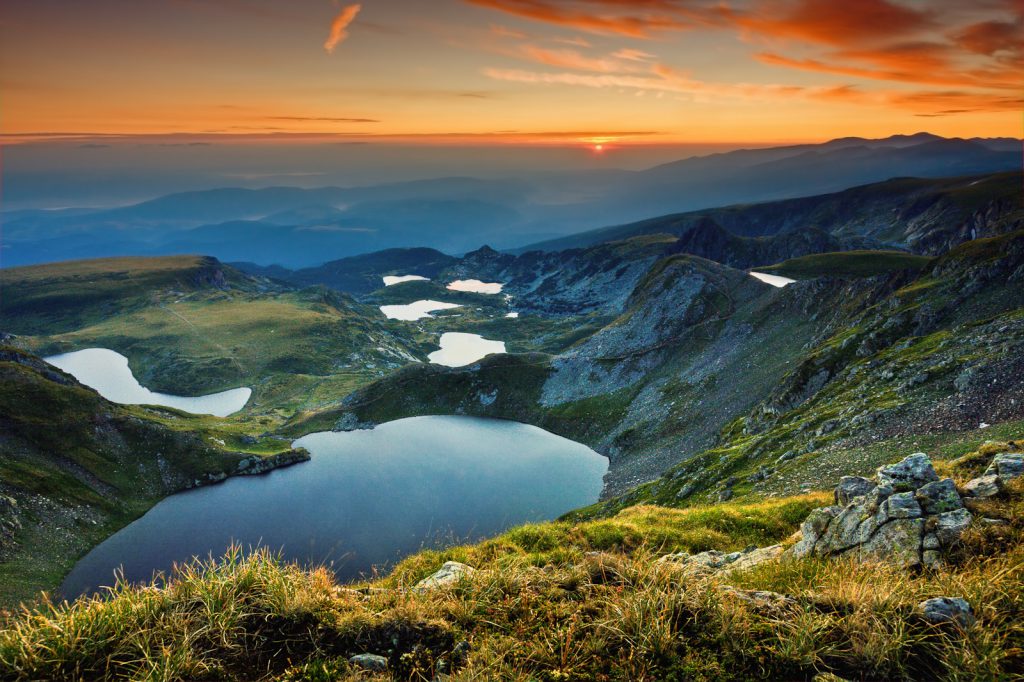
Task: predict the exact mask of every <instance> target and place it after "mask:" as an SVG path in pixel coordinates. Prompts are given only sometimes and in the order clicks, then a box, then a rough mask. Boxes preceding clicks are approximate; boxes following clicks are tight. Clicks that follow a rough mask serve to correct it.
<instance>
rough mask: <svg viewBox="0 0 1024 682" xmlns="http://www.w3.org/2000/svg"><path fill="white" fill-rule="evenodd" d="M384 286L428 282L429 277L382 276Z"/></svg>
mask: <svg viewBox="0 0 1024 682" xmlns="http://www.w3.org/2000/svg"><path fill="white" fill-rule="evenodd" d="M383 280H384V286H386V287H390V286H394V285H395V284H401V283H402V282H429V281H430V278H429V277H424V276H422V275H384V277H383Z"/></svg>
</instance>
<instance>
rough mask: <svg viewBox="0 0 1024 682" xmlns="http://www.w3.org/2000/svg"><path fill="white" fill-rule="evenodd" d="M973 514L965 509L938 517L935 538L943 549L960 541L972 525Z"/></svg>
mask: <svg viewBox="0 0 1024 682" xmlns="http://www.w3.org/2000/svg"><path fill="white" fill-rule="evenodd" d="M971 518H972V515H971V512H969V511H967V510H966V509H964V508H962V507H961V508H960V509H955V510H953V511H948V512H944V513H942V514H938V515H937V516H936V525H935V537H936V538H938V540H939V544H940V545H941V546H943V547H949V546H950V545H952V544H953V543H954V542H956V541H957V540H959V539H960V536H961V535H962V534H963V532H964V531H965V530H967V527H968V526H970V525H971Z"/></svg>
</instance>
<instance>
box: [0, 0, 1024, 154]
mask: <svg viewBox="0 0 1024 682" xmlns="http://www.w3.org/2000/svg"><path fill="white" fill-rule="evenodd" d="M53 4H54V3H53V2H52V1H51V0H40V1H39V2H12V3H10V4H7V5H5V7H4V8H3V9H2V10H0V15H2V17H0V19H2V20H0V59H2V60H3V62H4V63H5V64H6V65H7V67H8V68H7V69H5V71H4V73H3V74H0V88H2V89H3V92H4V96H5V111H4V117H3V120H2V121H0V141H2V142H3V143H4V144H25V143H33V142H39V141H45V140H56V139H68V140H81V141H83V142H93V141H103V142H109V141H114V140H113V138H120V140H122V141H124V142H127V143H131V142H132V141H148V138H153V139H158V138H175V139H180V140H181V141H183V142H184V141H197V142H204V141H218V142H225V143H241V142H245V143H253V142H259V143H267V144H277V143H279V142H281V141H286V142H289V143H319V142H330V141H335V142H350V143H351V142H373V143H386V144H393V143H402V144H434V145H479V144H485V145H486V144H494V145H537V146H548V145H573V144H579V143H580V142H581V141H582V142H583V143H584V144H586V145H588V146H589V147H590V148H591V150H592V151H594V152H597V153H600V152H604V151H608V149H609V147H608V145H609V143H612V144H615V145H616V146H622V145H629V146H638V145H666V144H668V145H670V144H686V143H730V144H731V143H737V144H744V143H749V144H754V143H775V144H779V143H781V144H785V143H799V142H812V141H822V140H826V139H831V138H836V137H844V136H850V135H854V136H862V137H885V136H888V135H892V134H910V133H914V132H918V131H921V130H928V131H931V132H934V133H936V134H939V135H943V136H947V137H965V138H969V137H974V136H981V135H983V136H1015V137H1019V136H1020V135H1021V132H1022V131H1021V118H1020V112H1021V110H1022V108H1024V101H1022V99H1021V95H1020V85H1021V82H1020V77H1019V73H1020V72H1021V71H1022V70H1024V47H1022V45H1021V43H1022V41H1020V40H1019V39H1018V38H1017V37H1016V36H1017V32H1016V31H1015V30H1014V27H1018V26H1020V25H1022V24H1024V5H1021V4H1020V3H1019V2H1015V0H993V2H992V3H989V4H986V5H984V6H982V7H967V6H962V7H958V8H951V7H946V6H943V7H935V8H931V9H929V10H927V11H925V10H921V9H918V8H917V7H916V5H911V4H910V3H909V2H907V0H864V2H863V3H852V4H842V5H841V4H838V3H827V2H822V1H821V0H779V2H778V3H775V4H773V5H771V6H768V5H764V4H760V3H759V2H758V0H731V2H730V3H729V11H728V12H726V13H723V12H722V11H720V10H721V7H724V6H723V5H720V4H719V3H718V2H717V0H715V2H703V0H695V1H694V2H693V3H692V6H691V5H690V4H688V5H687V6H686V8H685V11H684V8H683V4H682V3H677V2H674V1H673V0H664V2H660V3H659V13H660V14H659V15H658V16H657V17H656V16H654V15H652V14H650V13H649V12H647V11H645V10H644V9H643V5H642V4H639V5H635V4H632V3H629V2H626V1H625V0H614V1H610V0H573V1H572V3H571V5H572V6H573V8H574V10H573V11H572V12H569V11H565V8H564V7H563V5H561V4H559V3H558V2H554V1H553V0H531V2H530V3H524V2H521V1H520V0H487V1H486V2H484V1H483V0H437V2H436V3H430V6H429V7H426V6H425V4H423V3H415V2H412V1H411V0H377V2H374V3H364V4H348V5H345V4H341V3H330V2H323V3H318V2H309V3H295V4H291V3H289V4H288V5H283V4H281V3H277V2H272V1H271V0H252V1H251V2H250V3H247V5H246V9H245V11H241V10H240V8H239V7H237V6H235V5H233V4H231V3H220V2H217V3H167V4H162V3H160V4H150V3H129V4H125V3H123V2H117V1H115V0H97V1H96V2H94V3H88V6H86V5H87V4H86V3H75V4H68V5H62V7H63V9H62V11H61V12H53V11H52V6H53ZM527 6H528V7H531V8H533V9H531V10H530V11H528V12H527V11H526V10H525V9H524V7H527ZM325 35H328V36H329V37H328V41H327V43H326V44H325V43H324V36H325ZM55 36H59V40H58V39H55ZM566 121H572V122H573V124H572V125H566V123H565V122H566ZM684 121H685V123H684ZM62 131H64V132H62Z"/></svg>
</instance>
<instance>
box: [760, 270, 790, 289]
mask: <svg viewBox="0 0 1024 682" xmlns="http://www.w3.org/2000/svg"><path fill="white" fill-rule="evenodd" d="M750 276H751V277H753V278H754V279H759V280H761V281H762V282H764V283H765V284H771V285H772V286H773V287H780V288H781V287H784V286H786V285H787V284H792V283H793V282H795V281H796V280H795V279H790V278H789V277H783V276H782V275H769V274H768V273H766V272H751V273H750Z"/></svg>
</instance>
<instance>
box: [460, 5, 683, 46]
mask: <svg viewBox="0 0 1024 682" xmlns="http://www.w3.org/2000/svg"><path fill="white" fill-rule="evenodd" d="M466 2H468V3H469V4H472V5H477V6H480V7H486V8H489V9H494V10H498V11H501V12H505V13H507V14H511V15H513V16H517V17H522V18H524V19H531V20H534V21H541V22H546V23H550V24H556V25H559V26H567V27H569V28H573V29H576V30H578V31H585V32H587V33H597V34H603V35H623V36H629V37H631V38H649V37H651V35H652V34H653V33H658V32H663V31H677V30H682V29H688V28H693V27H694V26H697V25H700V24H701V23H703V22H702V21H701V20H700V16H701V12H694V11H691V10H688V9H686V8H685V7H684V6H683V4H682V3H678V2H673V1H672V0H634V1H632V2H631V1H629V0H589V1H588V0H582V1H581V0H575V1H574V0H569V1H568V2H565V1H563V2H558V1H556V0H466ZM595 5H596V6H598V10H597V11H595V10H594V6H595ZM609 10H611V11H609ZM636 10H639V12H638V11H636Z"/></svg>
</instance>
